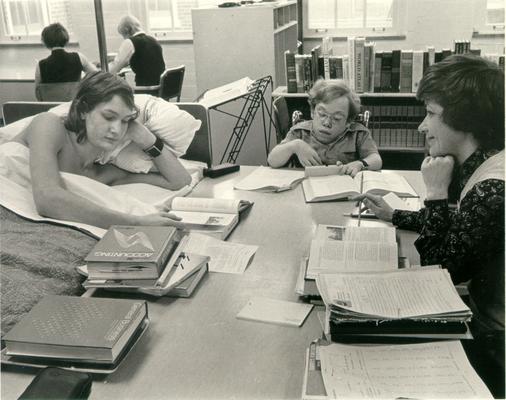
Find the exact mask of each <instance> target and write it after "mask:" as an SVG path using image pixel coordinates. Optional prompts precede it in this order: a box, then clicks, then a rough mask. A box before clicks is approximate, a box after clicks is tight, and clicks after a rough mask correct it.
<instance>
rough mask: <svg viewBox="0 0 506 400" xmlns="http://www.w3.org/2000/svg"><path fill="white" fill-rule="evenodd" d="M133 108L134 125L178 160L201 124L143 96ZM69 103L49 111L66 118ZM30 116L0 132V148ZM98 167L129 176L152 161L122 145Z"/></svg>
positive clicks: (144, 169)
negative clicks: (158, 140)
mask: <svg viewBox="0 0 506 400" xmlns="http://www.w3.org/2000/svg"><path fill="white" fill-rule="evenodd" d="M134 100H135V104H136V105H137V107H138V108H139V110H140V113H139V117H138V119H137V120H138V121H139V122H140V123H142V124H143V125H144V126H146V128H148V129H149V130H150V131H151V132H153V133H154V134H155V135H156V136H158V137H160V138H161V139H162V140H163V141H164V143H165V144H166V145H167V147H168V148H169V149H170V150H172V152H173V153H174V154H175V155H176V156H177V157H180V156H182V155H183V154H185V153H186V150H187V149H188V147H189V146H190V144H191V142H192V140H193V137H194V136H195V132H197V131H198V130H199V128H200V125H201V124H202V122H201V121H200V120H197V119H195V118H194V117H193V116H192V115H191V114H189V113H188V112H186V111H183V110H180V109H179V107H177V105H175V104H174V103H169V102H168V101H165V100H163V99H161V98H159V97H154V96H150V95H147V94H136V95H134ZM69 108H70V102H67V103H63V104H59V105H58V106H56V107H53V108H51V109H50V110H49V112H52V113H54V114H56V115H59V116H64V115H67V113H68V110H69ZM33 118H34V116H31V117H27V118H23V119H21V120H19V121H16V122H13V123H12V124H9V125H7V126H5V127H2V128H0V144H1V143H3V142H7V141H9V140H11V139H12V138H13V137H14V136H16V135H17V134H18V133H19V132H21V131H22V130H23V129H24V128H25V127H26V126H28V124H29V123H30V122H31V121H32V119H33ZM97 161H99V162H100V163H102V164H105V163H108V162H110V163H112V164H115V165H117V166H118V167H120V168H122V169H125V170H127V171H130V172H144V173H147V172H149V171H150V170H155V169H156V168H154V164H153V161H151V159H150V157H148V156H147V155H146V154H145V153H144V152H143V151H142V149H140V148H139V147H138V146H137V145H135V144H134V143H131V142H129V141H128V140H127V141H123V142H122V143H120V145H119V146H118V147H117V148H116V149H115V150H113V151H111V152H109V153H107V154H104V155H103V156H102V157H101V158H100V160H97Z"/></svg>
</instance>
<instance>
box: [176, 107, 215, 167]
mask: <svg viewBox="0 0 506 400" xmlns="http://www.w3.org/2000/svg"><path fill="white" fill-rule="evenodd" d="M176 105H177V106H178V107H179V109H180V110H184V111H186V112H187V113H189V114H191V115H192V116H193V117H194V118H195V119H198V120H200V121H201V122H202V124H201V125H200V129H199V130H198V131H197V132H195V137H194V138H193V140H192V142H191V144H190V146H189V147H188V150H186V153H185V155H184V156H183V157H182V158H185V159H187V160H195V161H202V162H205V163H206V164H207V166H209V167H210V166H211V162H212V159H213V154H212V148H211V134H210V130H211V125H210V123H209V114H208V111H207V108H206V107H204V106H203V105H202V104H199V103H177V104H176Z"/></svg>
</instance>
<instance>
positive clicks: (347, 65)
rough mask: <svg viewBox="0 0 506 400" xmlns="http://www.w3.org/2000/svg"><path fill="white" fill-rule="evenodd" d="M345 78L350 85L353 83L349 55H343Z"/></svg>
mask: <svg viewBox="0 0 506 400" xmlns="http://www.w3.org/2000/svg"><path fill="white" fill-rule="evenodd" d="M343 80H344V81H345V82H346V84H347V85H348V86H350V85H351V81H350V59H349V56H347V55H344V56H343Z"/></svg>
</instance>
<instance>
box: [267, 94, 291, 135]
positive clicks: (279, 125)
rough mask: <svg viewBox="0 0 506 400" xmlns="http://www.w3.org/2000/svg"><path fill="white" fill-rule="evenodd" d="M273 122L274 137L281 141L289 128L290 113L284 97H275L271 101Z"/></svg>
mask: <svg viewBox="0 0 506 400" xmlns="http://www.w3.org/2000/svg"><path fill="white" fill-rule="evenodd" d="M272 106H273V111H274V124H275V126H276V139H277V142H278V143H279V142H281V141H282V140H283V139H284V138H285V136H286V134H287V133H288V131H289V130H290V126H291V124H290V115H289V113H288V105H287V103H286V99H285V98H284V97H281V96H280V97H276V98H275V99H274V100H273V102H272Z"/></svg>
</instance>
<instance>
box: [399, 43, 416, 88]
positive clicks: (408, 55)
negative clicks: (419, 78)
mask: <svg viewBox="0 0 506 400" xmlns="http://www.w3.org/2000/svg"><path fill="white" fill-rule="evenodd" d="M400 68H401V69H400V71H401V75H400V76H401V78H400V92H401V93H411V89H412V86H413V85H412V79H413V50H402V51H401V67H400Z"/></svg>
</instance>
